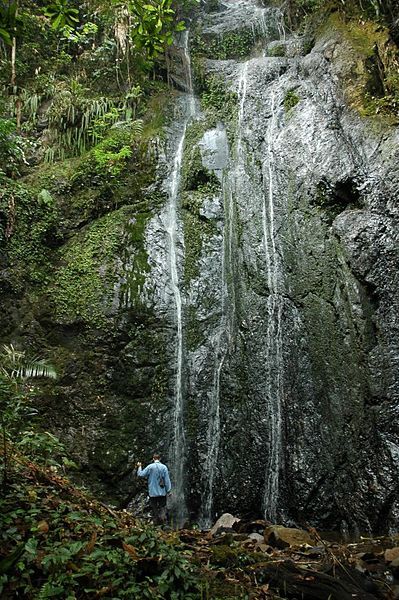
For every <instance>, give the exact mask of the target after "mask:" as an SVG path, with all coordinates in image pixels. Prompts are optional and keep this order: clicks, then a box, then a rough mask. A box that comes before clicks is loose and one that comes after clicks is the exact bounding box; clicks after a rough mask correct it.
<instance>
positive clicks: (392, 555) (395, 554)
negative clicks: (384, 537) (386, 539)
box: [384, 547, 399, 563]
mask: <svg viewBox="0 0 399 600" xmlns="http://www.w3.org/2000/svg"><path fill="white" fill-rule="evenodd" d="M384 558H385V561H386V562H390V563H391V562H393V561H394V560H396V559H398V558H399V547H395V548H388V550H385V554H384Z"/></svg>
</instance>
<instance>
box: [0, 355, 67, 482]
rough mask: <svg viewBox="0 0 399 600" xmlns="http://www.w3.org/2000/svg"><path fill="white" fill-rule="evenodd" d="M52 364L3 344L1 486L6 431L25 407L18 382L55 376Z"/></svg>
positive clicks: (0, 361)
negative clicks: (31, 357) (27, 355)
mask: <svg viewBox="0 0 399 600" xmlns="http://www.w3.org/2000/svg"><path fill="white" fill-rule="evenodd" d="M56 376H57V375H56V372H55V369H54V367H52V366H51V365H50V364H48V363H47V361H45V360H44V359H41V358H33V359H28V358H27V357H26V354H25V352H23V351H21V350H17V349H16V348H15V347H14V346H13V345H12V344H10V345H9V346H7V345H4V346H3V353H2V354H1V355H0V422H1V431H2V445H3V487H5V486H6V485H7V478H8V448H7V440H8V439H9V437H10V431H11V430H12V429H13V428H15V429H17V427H16V425H17V424H18V422H19V420H20V418H21V413H23V410H24V409H26V394H23V393H22V390H21V384H23V383H24V382H25V381H26V380H28V379H32V378H38V377H48V378H51V379H55V378H56Z"/></svg>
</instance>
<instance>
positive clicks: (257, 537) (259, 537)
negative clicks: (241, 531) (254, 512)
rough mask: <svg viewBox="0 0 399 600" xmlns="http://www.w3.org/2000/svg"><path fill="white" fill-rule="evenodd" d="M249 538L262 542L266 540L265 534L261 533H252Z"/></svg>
mask: <svg viewBox="0 0 399 600" xmlns="http://www.w3.org/2000/svg"><path fill="white" fill-rule="evenodd" d="M248 539H250V540H253V541H254V542H259V543H260V544H263V542H264V537H263V535H260V533H250V534H249V536H248Z"/></svg>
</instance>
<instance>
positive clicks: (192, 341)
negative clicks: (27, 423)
mask: <svg viewBox="0 0 399 600" xmlns="http://www.w3.org/2000/svg"><path fill="white" fill-rule="evenodd" d="M213 8H214V9H215V11H214V12H212V11H211V12H208V13H207V14H205V13H204V14H203V15H202V16H201V17H200V18H199V20H198V22H196V24H195V25H194V26H193V27H192V28H191V34H190V44H189V45H190V46H191V56H190V54H189V53H188V46H187V45H185V44H184V41H182V43H181V49H180V51H177V52H176V53H175V56H174V61H173V63H174V66H173V73H172V79H173V80H174V81H175V83H176V85H178V86H179V87H180V88H181V92H180V94H179V98H178V99H177V101H176V104H175V106H176V108H175V118H174V119H173V120H172V121H171V122H170V124H169V126H168V128H167V140H166V142H165V143H164V144H162V145H160V146H158V147H157V153H156V155H155V154H153V155H152V158H151V159H148V157H147V158H146V160H147V163H148V160H149V163H150V166H148V164H147V170H146V172H147V173H150V175H149V176H148V181H147V180H146V181H145V182H144V183H143V184H142V186H141V190H142V191H141V192H140V193H136V192H135V193H134V194H133V193H132V194H127V195H126V198H125V197H124V202H123V203H124V204H125V206H124V207H122V208H121V209H119V210H116V211H114V212H113V213H112V218H111V217H110V216H106V217H103V220H102V221H97V222H96V223H95V225H89V226H84V227H83V229H82V231H79V232H78V233H77V234H76V236H77V237H75V238H74V240H75V242H76V240H77V239H78V241H79V240H80V241H79V243H80V246H79V248H81V249H90V248H91V245H94V250H93V251H92V252H91V254H90V260H92V261H94V263H95V264H94V266H93V269H94V271H95V272H96V273H97V275H98V277H99V289H97V288H96V290H94V291H92V292H91V293H93V294H94V293H95V306H97V307H99V308H98V311H99V315H97V316H98V319H97V317H96V319H91V320H90V318H86V319H85V318H83V328H82V313H84V307H85V306H86V305H87V309H88V311H89V312H90V307H92V306H93V305H94V300H93V298H92V299H91V300H90V298H91V297H89V296H87V297H86V294H85V291H84V289H83V290H82V289H81V288H76V290H75V295H77V296H79V294H81V296H82V298H83V304H84V306H83V308H82V307H80V308H79V311H77V312H76V311H75V313H73V314H71V311H70V312H69V314H68V317H65V312H61V313H60V311H58V313H57V310H56V308H57V306H58V307H60V305H61V306H62V302H61V300H63V298H64V296H62V294H61V295H60V288H61V289H64V288H63V286H64V287H65V286H66V287H68V285H69V284H68V283H67V279H68V277H69V280H74V281H80V278H81V277H82V271H80V272H79V269H78V270H77V271H76V269H75V271H76V272H75V271H74V272H73V273H70V272H69V271H68V265H73V264H75V265H76V259H75V258H74V256H75V254H76V252H75V254H73V253H72V251H71V252H69V253H68V244H66V245H64V246H63V247H62V250H61V251H60V253H61V256H60V258H59V262H58V264H57V267H56V270H55V271H54V273H53V275H52V277H53V279H52V282H51V283H50V301H49V304H46V306H45V309H44V308H43V306H39V305H35V306H34V309H33V310H34V314H35V321H34V323H36V325H35V333H36V334H37V332H39V333H40V335H41V336H43V337H44V336H46V339H47V343H49V344H50V345H51V347H52V351H53V354H54V355H55V356H57V357H58V359H59V362H60V364H61V365H62V368H63V377H62V379H61V381H60V382H59V384H58V386H57V388H56V391H55V392H52V394H53V396H54V394H55V396H56V402H57V411H54V404H52V406H49V407H48V408H47V409H43V410H44V413H43V414H48V415H49V418H50V422H51V423H52V427H53V428H54V429H55V430H57V431H59V432H60V433H61V436H62V437H63V438H64V439H65V440H66V441H67V442H69V444H70V445H71V446H75V447H76V448H77V449H78V452H79V454H80V456H79V458H80V461H81V464H82V465H83V469H84V470H85V471H86V475H85V477H86V478H87V476H89V477H90V478H91V479H92V481H95V482H96V483H95V485H100V486H101V487H102V488H103V489H106V490H108V492H109V493H111V490H112V495H113V497H114V498H118V499H119V500H120V499H122V500H123V499H125V498H127V497H128V496H132V495H133V494H135V493H136V491H138V490H139V487H138V485H137V484H136V483H135V482H134V481H133V480H132V479H131V476H130V474H129V473H128V467H127V465H128V460H129V458H132V457H133V456H134V457H136V456H137V457H140V458H142V457H143V455H145V454H149V453H150V452H151V451H152V450H153V449H154V448H155V447H157V448H159V449H160V450H161V451H162V452H163V453H164V457H165V460H166V462H169V464H170V466H171V470H172V477H173V478H174V479H175V481H176V480H178V484H177V486H176V487H177V498H176V500H177V504H178V506H179V507H180V510H179V511H177V512H178V516H180V517H181V518H184V517H185V515H186V513H190V514H191V516H192V517H193V518H194V519H196V520H197V519H199V520H200V521H201V523H202V524H204V525H206V524H208V523H209V521H210V520H211V519H212V518H213V516H214V514H215V513H220V512H222V511H223V512H224V511H229V512H233V513H253V514H265V515H266V517H267V518H269V519H271V520H285V521H288V522H289V521H296V522H304V521H307V522H311V523H314V524H317V525H318V526H320V527H323V528H341V529H345V528H351V529H352V530H355V529H356V528H358V529H361V530H367V529H374V530H381V529H389V528H392V527H396V526H397V523H398V519H399V512H398V511H399V505H398V503H397V498H398V489H397V486H398V484H397V480H398V471H399V429H398V426H397V424H396V419H395V416H396V413H397V410H398V401H399V336H398V328H399V317H398V314H399V313H398V309H399V300H398V298H399V294H398V292H399V282H398V272H399V245H398V241H399V240H398V237H399V233H398V232H399V228H398V225H399V223H398V219H399V209H398V202H397V198H398V193H399V169H398V154H399V150H398V148H399V146H398V142H399V131H398V128H397V126H396V125H395V124H392V122H390V121H389V119H388V118H385V119H384V118H376V117H374V118H371V117H364V116H363V117H362V116H360V115H359V111H360V112H361V110H360V108H361V107H360V100H359V98H361V97H362V94H363V91H362V88H363V87H364V86H365V85H369V86H373V85H374V86H375V85H376V84H375V77H374V79H373V70H372V69H371V68H370V64H371V63H370V60H371V59H370V57H371V58H372V57H373V56H374V54H373V53H374V52H375V50H374V48H375V47H377V48H378V47H380V46H382V45H383V44H384V43H385V42H386V39H384V34H382V33H381V31H378V30H377V29H376V28H372V27H371V26H370V25H369V24H365V25H364V27H368V28H369V29H367V31H366V30H365V31H363V34H364V36H365V37H366V38H367V40H366V42H364V43H362V44H360V43H359V36H360V38H361V36H362V30H361V27H362V25H359V24H358V27H359V28H360V30H359V31H358V30H356V31H355V32H354V31H353V30H350V27H349V26H348V25H347V24H345V23H344V22H343V21H342V19H340V18H339V17H337V15H332V16H331V17H330V18H329V20H327V22H326V23H325V24H324V25H323V26H322V27H319V29H318V31H317V34H316V35H315V36H314V38H313V39H310V38H308V37H306V36H303V37H300V36H296V35H292V34H290V35H288V34H286V33H285V31H284V27H283V16H282V14H281V13H280V11H279V10H278V9H276V8H272V7H266V8H265V7H261V6H258V5H257V3H256V2H255V1H252V0H241V1H240V2H229V1H228V0H225V1H224V2H222V3H220V4H218V6H217V7H216V6H214V7H213ZM370 27H371V28H370ZM366 33H367V35H366ZM367 36H368V37H367ZM373 60H374V59H373ZM367 61H369V62H367ZM372 64H375V61H374V63H372ZM367 65H368V66H367ZM193 82H194V84H193ZM194 94H195V97H194ZM155 164H156V170H155ZM104 219H105V221H106V220H107V219H108V220H109V221H110V222H109V223H108V222H105V221H104ZM111 221H112V222H111ZM102 226H104V228H102ZM103 230H104V231H106V236H105V237H104V235H105V234H104V233H102V232H103ZM108 238H109V240H110V241H109V243H107V244H105V241H106V240H108ZM68 243H69V244H71V242H68ZM90 244H91V245H90ZM99 249H102V250H104V252H105V250H107V254H106V255H105V253H104V252H103V253H101V252H100V250H99ZM88 251H89V250H88ZM77 255H78V256H81V252H79V251H78V252H77ZM82 269H83V266H82ZM83 270H84V269H83ZM69 280H68V281H69ZM52 286H53V287H52ZM53 288H55V290H56V291H54V289H53ZM52 289H53V292H52V291H51V290H52ZM74 289H75V288H74ZM79 290H80V292H79ZM100 292H101V293H100ZM51 293H52V294H53V296H51ZM100 296H101V297H100ZM46 298H48V296H46ZM54 298H56V299H57V301H58V304H57V302H55V301H54ZM60 298H61V300H60ZM85 298H86V300H84V299H85ZM60 302H61V304H60ZM39 303H40V301H39ZM85 303H86V304H85ZM10 310H11V309H10ZM23 310H24V305H22V307H21V309H20V313H21V312H23ZM60 314H61V315H62V316H60ZM76 314H78V315H80V317H79V318H78V317H76ZM84 314H86V313H84ZM74 315H75V316H74ZM89 316H90V315H89ZM26 327H27V328H28V325H27V326H26ZM29 327H31V326H29ZM49 332H50V333H49ZM31 333H32V332H31ZM26 335H29V331H28V332H27V333H26ZM176 510H177V509H176Z"/></svg>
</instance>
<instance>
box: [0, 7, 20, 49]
mask: <svg viewBox="0 0 399 600" xmlns="http://www.w3.org/2000/svg"><path fill="white" fill-rule="evenodd" d="M21 24H22V20H21V18H20V17H19V16H18V3H17V2H16V1H9V2H2V3H1V5H0V39H1V40H2V41H3V42H4V43H5V44H6V45H8V46H11V44H12V38H13V37H16V36H18V35H20V33H21Z"/></svg>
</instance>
